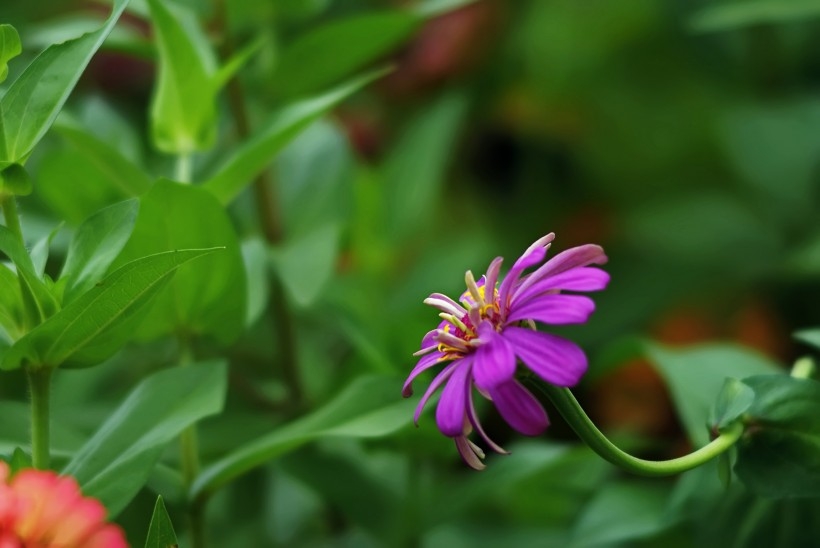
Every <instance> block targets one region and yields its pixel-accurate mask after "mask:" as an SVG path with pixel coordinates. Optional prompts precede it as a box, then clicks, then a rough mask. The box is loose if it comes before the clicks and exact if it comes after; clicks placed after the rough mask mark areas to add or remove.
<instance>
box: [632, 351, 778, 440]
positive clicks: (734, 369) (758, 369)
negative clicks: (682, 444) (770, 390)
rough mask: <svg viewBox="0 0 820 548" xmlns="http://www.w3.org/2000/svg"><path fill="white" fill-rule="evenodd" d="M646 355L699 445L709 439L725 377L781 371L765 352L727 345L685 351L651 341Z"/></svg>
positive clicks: (693, 438)
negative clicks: (712, 412) (710, 425)
mask: <svg viewBox="0 0 820 548" xmlns="http://www.w3.org/2000/svg"><path fill="white" fill-rule="evenodd" d="M647 357H648V358H649V360H650V361H651V362H652V364H653V365H654V366H655V367H656V368H657V370H658V372H659V373H660V374H661V376H662V377H663V378H664V379H665V380H666V384H667V385H668V386H669V390H670V392H671V393H672V399H673V400H674V402H675V407H676V408H677V410H678V413H679V414H680V417H681V419H682V421H683V425H684V427H685V428H686V433H687V434H688V436H689V439H690V440H691V441H692V443H693V444H694V445H696V446H701V445H705V444H706V443H708V442H709V428H708V422H709V412H710V410H711V408H712V404H713V403H714V401H715V399H716V398H717V395H718V393H719V392H720V389H721V387H722V386H723V382H724V379H725V378H726V377H735V378H741V379H742V378H744V377H748V376H751V375H759V374H767V373H776V372H777V371H779V368H778V367H777V365H776V364H775V363H773V362H772V361H770V360H768V359H766V358H765V357H763V356H762V355H759V354H757V353H755V352H752V351H751V350H749V349H746V348H743V347H741V346H733V345H724V344H704V345H698V346H693V347H690V348H687V349H684V350H673V349H670V348H666V347H663V346H660V345H657V344H650V345H648V346H647Z"/></svg>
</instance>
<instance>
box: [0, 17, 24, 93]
mask: <svg viewBox="0 0 820 548" xmlns="http://www.w3.org/2000/svg"><path fill="white" fill-rule="evenodd" d="M22 52H23V45H22V44H21V43H20V35H19V34H17V29H15V28H14V27H12V26H11V25H0V82H2V81H3V80H5V79H6V76H8V75H9V67H8V64H9V61H10V60H12V59H14V58H15V57H17V56H18V55H20V54H21V53H22Z"/></svg>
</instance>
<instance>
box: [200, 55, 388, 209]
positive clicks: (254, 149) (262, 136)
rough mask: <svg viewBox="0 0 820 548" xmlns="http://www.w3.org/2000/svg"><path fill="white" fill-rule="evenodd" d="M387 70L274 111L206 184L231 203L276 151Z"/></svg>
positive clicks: (221, 200) (372, 73) (225, 202)
mask: <svg viewBox="0 0 820 548" xmlns="http://www.w3.org/2000/svg"><path fill="white" fill-rule="evenodd" d="M384 73H385V71H384V70H377V71H373V72H369V73H367V74H364V75H363V76H358V77H356V78H353V79H351V80H349V81H347V82H345V83H343V84H340V85H339V86H337V87H335V88H333V89H331V90H330V91H327V92H325V93H323V94H321V95H318V96H315V97H311V98H309V99H302V100H299V101H296V102H294V103H292V104H290V105H288V106H286V107H284V108H282V109H281V110H279V111H277V112H275V113H274V114H273V115H272V116H271V117H270V118H269V119H268V121H267V122H266V123H265V124H263V126H262V129H261V130H259V131H258V132H257V133H255V134H254V135H253V136H251V137H250V138H249V139H248V140H247V141H245V142H244V143H243V144H242V145H241V146H240V147H239V149H238V150H236V152H234V153H233V154H232V155H231V156H230V157H229V158H228V159H227V160H226V161H225V162H224V163H223V164H222V165H221V166H220V167H219V169H218V170H217V172H216V174H215V175H214V176H213V177H211V178H210V179H209V180H208V181H206V182H205V184H204V185H203V186H204V187H205V188H207V189H208V190H209V191H210V192H212V193H213V194H214V195H215V196H216V197H217V199H218V200H219V201H220V202H221V203H222V204H228V203H230V202H231V201H233V199H234V198H236V196H237V195H238V194H239V193H240V192H241V191H242V190H243V189H244V188H245V187H246V186H248V185H249V184H250V183H251V182H252V181H253V178H254V177H256V176H257V175H259V173H261V172H262V171H263V170H264V169H265V168H266V167H267V166H268V164H269V163H270V162H271V161H272V160H273V158H274V156H275V155H276V153H277V152H279V151H280V150H281V149H282V148H283V147H284V146H285V145H287V144H288V143H289V142H290V141H291V140H293V139H294V138H295V137H296V136H297V135H298V134H299V133H301V132H302V131H303V130H304V129H305V128H307V127H308V126H309V125H310V124H311V123H312V122H314V121H315V120H317V119H318V118H319V117H320V116H322V115H323V114H324V113H325V112H327V111H328V110H330V109H331V108H333V107H334V106H335V105H337V104H338V103H339V102H341V101H342V100H343V99H345V98H347V97H348V96H350V95H352V94H353V93H355V92H356V91H358V90H360V89H361V88H363V87H364V86H366V85H367V84H369V83H370V82H372V81H373V80H375V79H377V78H379V77H380V76H382V75H383V74H384Z"/></svg>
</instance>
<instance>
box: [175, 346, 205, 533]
mask: <svg viewBox="0 0 820 548" xmlns="http://www.w3.org/2000/svg"><path fill="white" fill-rule="evenodd" d="M179 347H180V352H179V366H180V367H189V366H190V365H191V364H192V363H193V361H194V359H193V358H194V357H193V352H192V351H191V346H190V344H189V342H188V339H187V338H186V337H184V336H180V337H179ZM179 452H180V465H181V468H182V479H183V481H184V483H185V487H186V488H188V489H189V488H190V487H191V485H193V483H194V481H195V480H196V478H197V476H198V475H199V434H198V432H197V429H196V424H192V425H190V426H189V427H187V428H186V429H185V430H183V431H182V433H181V434H180V435H179ZM202 510H203V509H202V508H201V506H199V505H198V504H197V503H196V502H194V503H193V504H192V505H191V506H189V508H188V521H189V524H190V528H191V546H192V548H204V546H205V524H204V522H203V519H202V517H203V516H202Z"/></svg>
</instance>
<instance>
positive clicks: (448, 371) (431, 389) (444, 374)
mask: <svg viewBox="0 0 820 548" xmlns="http://www.w3.org/2000/svg"><path fill="white" fill-rule="evenodd" d="M458 364H459V362H453V363H451V364H448V365H447V367H445V368H444V369H442V370H441V372H440V373H439V374H438V375H436V378H434V379H433V382H431V383H430V386H428V387H427V390H426V391H425V392H424V395H423V396H422V397H421V399H420V400H419V403H418V405H416V412H415V413H413V422H414V423H415V425H416V426H418V425H419V417H420V416H421V412H422V411H423V410H424V406H425V405H427V401H428V400H429V399H430V397H431V396H432V395H433V394H435V392H436V390H438V388H439V386H441V385H442V384H443V383H444V382H445V381H446V380H447V379H449V378H450V375H452V374H453V371H455V369H456V367H457V366H458Z"/></svg>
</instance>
